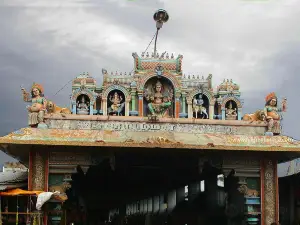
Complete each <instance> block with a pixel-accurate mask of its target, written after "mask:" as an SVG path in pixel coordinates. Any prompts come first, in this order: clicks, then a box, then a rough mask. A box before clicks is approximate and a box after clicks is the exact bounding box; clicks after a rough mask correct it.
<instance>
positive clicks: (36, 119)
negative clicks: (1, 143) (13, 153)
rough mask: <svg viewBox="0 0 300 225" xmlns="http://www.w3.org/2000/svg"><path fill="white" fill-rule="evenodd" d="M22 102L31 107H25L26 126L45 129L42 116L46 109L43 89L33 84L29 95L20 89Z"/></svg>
mask: <svg viewBox="0 0 300 225" xmlns="http://www.w3.org/2000/svg"><path fill="white" fill-rule="evenodd" d="M21 90H22V95H23V100H24V101H25V102H31V103H32V104H31V106H30V105H29V106H27V107H26V108H27V110H28V125H29V126H31V127H38V128H45V127H46V124H45V123H44V115H45V111H46V107H47V101H46V99H45V98H44V94H43V93H44V88H43V86H42V85H40V84H36V83H33V85H32V87H31V90H30V93H28V92H27V91H26V90H25V89H24V88H21Z"/></svg>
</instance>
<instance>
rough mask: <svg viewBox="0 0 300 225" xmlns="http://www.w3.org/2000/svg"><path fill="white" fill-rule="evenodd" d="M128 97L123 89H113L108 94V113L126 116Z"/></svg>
mask: <svg viewBox="0 0 300 225" xmlns="http://www.w3.org/2000/svg"><path fill="white" fill-rule="evenodd" d="M125 102H126V97H125V94H124V93H123V92H122V91H121V90H118V89H116V90H111V91H110V92H109V93H108V95H107V115H112V116H125V107H126V104H125Z"/></svg>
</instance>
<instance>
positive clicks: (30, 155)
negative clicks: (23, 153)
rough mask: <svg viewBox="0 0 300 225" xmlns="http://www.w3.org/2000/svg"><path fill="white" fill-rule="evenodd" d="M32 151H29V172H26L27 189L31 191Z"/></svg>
mask: <svg viewBox="0 0 300 225" xmlns="http://www.w3.org/2000/svg"><path fill="white" fill-rule="evenodd" d="M32 159H33V152H32V151H30V152H29V168H28V169H29V172H28V190H30V191H32V171H33V163H32Z"/></svg>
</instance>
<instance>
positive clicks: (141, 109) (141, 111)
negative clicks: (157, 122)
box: [139, 99, 143, 116]
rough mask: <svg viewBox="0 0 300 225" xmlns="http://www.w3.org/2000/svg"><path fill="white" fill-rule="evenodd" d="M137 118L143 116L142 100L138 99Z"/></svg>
mask: <svg viewBox="0 0 300 225" xmlns="http://www.w3.org/2000/svg"><path fill="white" fill-rule="evenodd" d="M139 116H143V99H139Z"/></svg>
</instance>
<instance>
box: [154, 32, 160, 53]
mask: <svg viewBox="0 0 300 225" xmlns="http://www.w3.org/2000/svg"><path fill="white" fill-rule="evenodd" d="M158 31H159V28H157V29H156V34H155V41H154V58H156V42H157V36H158Z"/></svg>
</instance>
